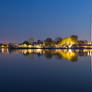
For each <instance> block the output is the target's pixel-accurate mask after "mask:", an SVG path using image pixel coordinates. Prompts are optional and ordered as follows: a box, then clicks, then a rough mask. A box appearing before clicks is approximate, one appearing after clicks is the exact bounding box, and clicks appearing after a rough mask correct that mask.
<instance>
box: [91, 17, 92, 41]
mask: <svg viewBox="0 0 92 92" xmlns="http://www.w3.org/2000/svg"><path fill="white" fill-rule="evenodd" d="M91 42H92V18H91Z"/></svg>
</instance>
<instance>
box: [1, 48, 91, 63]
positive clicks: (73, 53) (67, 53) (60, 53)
mask: <svg viewBox="0 0 92 92" xmlns="http://www.w3.org/2000/svg"><path fill="white" fill-rule="evenodd" d="M0 53H3V54H9V53H22V54H23V55H25V56H29V57H30V59H34V58H35V56H38V57H40V56H45V57H46V58H48V59H51V58H52V57H55V58H57V59H62V58H63V59H66V60H69V61H73V62H76V61H77V60H78V56H92V50H91V49H83V50H79V49H77V50H72V49H68V50H67V49H54V50H48V49H46V50H43V49H16V50H9V49H4V48H2V49H0Z"/></svg>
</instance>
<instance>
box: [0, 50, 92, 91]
mask: <svg viewBox="0 0 92 92" xmlns="http://www.w3.org/2000/svg"><path fill="white" fill-rule="evenodd" d="M91 57H92V50H86V49H85V50H41V49H35V50H32V49H29V50H27V49H25V50H8V49H1V50H0V92H92V58H91Z"/></svg>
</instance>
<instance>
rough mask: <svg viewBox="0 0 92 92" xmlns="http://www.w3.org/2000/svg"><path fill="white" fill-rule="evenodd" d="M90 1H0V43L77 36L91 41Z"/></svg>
mask: <svg viewBox="0 0 92 92" xmlns="http://www.w3.org/2000/svg"><path fill="white" fill-rule="evenodd" d="M91 16H92V0H0V41H10V42H22V41H24V40H28V39H29V38H30V37H34V38H35V40H37V39H42V40H44V39H45V38H47V37H52V38H53V39H55V38H56V37H67V36H70V35H72V34H74V35H78V37H79V39H81V40H90V22H91Z"/></svg>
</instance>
